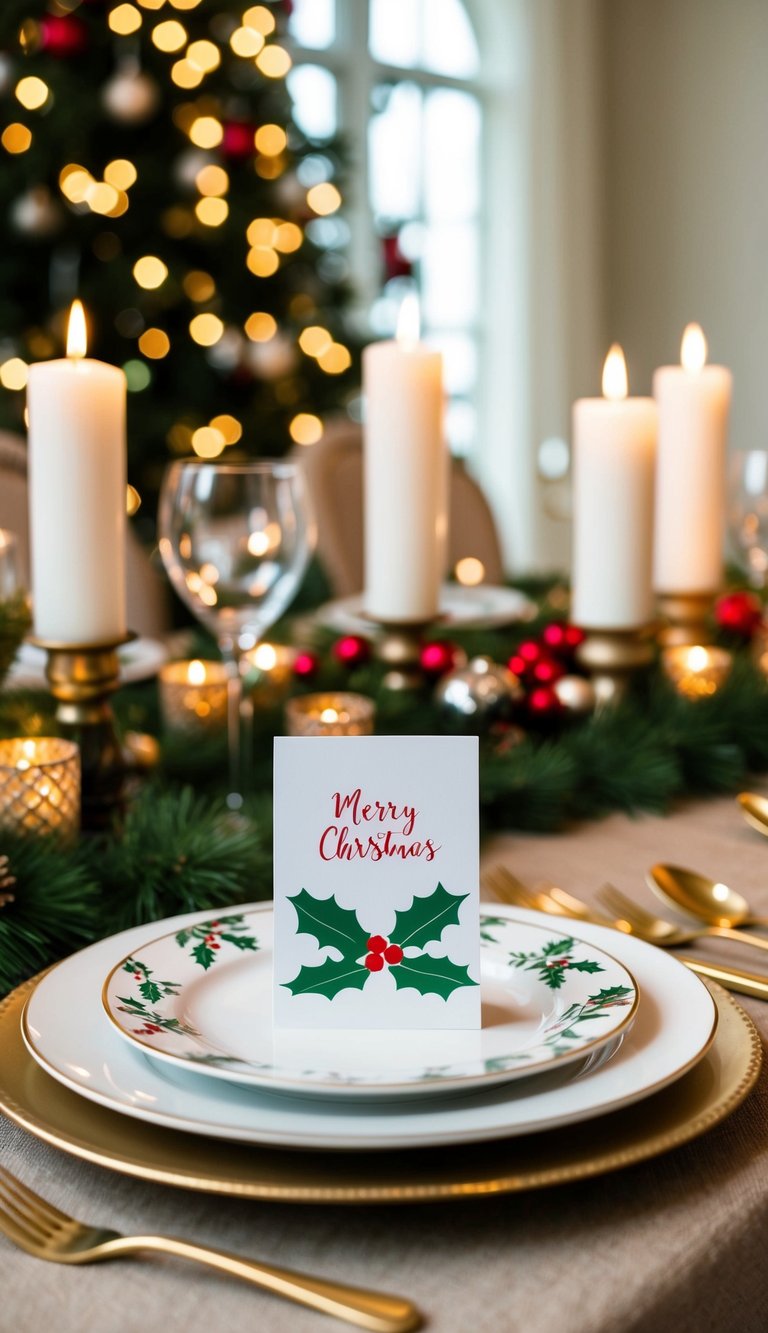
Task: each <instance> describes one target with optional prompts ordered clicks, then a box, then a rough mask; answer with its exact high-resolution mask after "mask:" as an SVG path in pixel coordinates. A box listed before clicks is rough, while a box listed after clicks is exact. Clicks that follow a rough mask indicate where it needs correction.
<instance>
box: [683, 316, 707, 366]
mask: <svg viewBox="0 0 768 1333" xmlns="http://www.w3.org/2000/svg"><path fill="white" fill-rule="evenodd" d="M680 360H681V362H682V364H683V369H684V370H691V371H693V372H694V373H695V372H697V371H699V370H702V369H703V367H704V366H705V365H706V361H707V340H706V338H705V337H704V333H703V332H702V329H701V325H700V324H688V325H687V326H686V329H685V332H684V333H683V341H682V343H681V345H680Z"/></svg>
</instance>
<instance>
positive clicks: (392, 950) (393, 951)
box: [384, 944, 403, 963]
mask: <svg viewBox="0 0 768 1333" xmlns="http://www.w3.org/2000/svg"><path fill="white" fill-rule="evenodd" d="M384 957H385V958H386V960H387V962H388V963H402V961H403V951H402V949H401V948H400V945H399V944H390V945H389V946H388V947H387V948H386V949H385V950H384Z"/></svg>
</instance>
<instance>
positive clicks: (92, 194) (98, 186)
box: [85, 181, 119, 215]
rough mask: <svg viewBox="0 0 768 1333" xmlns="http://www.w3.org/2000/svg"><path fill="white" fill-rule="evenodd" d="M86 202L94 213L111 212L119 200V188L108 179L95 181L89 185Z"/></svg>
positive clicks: (104, 213)
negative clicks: (110, 183) (108, 181)
mask: <svg viewBox="0 0 768 1333" xmlns="http://www.w3.org/2000/svg"><path fill="white" fill-rule="evenodd" d="M85 202H86V203H87V205H88V207H89V208H90V209H92V210H93V212H94V213H101V214H103V215H106V214H107V213H111V212H112V210H113V209H114V208H115V207H116V205H117V204H118V202H119V196H118V193H117V190H116V189H115V188H114V186H112V185H108V184H107V182H106V181H94V182H93V183H92V184H91V185H89V186H88V189H87V191H86V195H85Z"/></svg>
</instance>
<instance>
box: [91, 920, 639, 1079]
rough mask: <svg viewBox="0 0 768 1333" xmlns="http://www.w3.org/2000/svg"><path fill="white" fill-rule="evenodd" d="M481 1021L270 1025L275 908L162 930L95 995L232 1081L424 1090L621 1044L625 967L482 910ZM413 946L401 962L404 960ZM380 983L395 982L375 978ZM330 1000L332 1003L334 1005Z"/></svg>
mask: <svg viewBox="0 0 768 1333" xmlns="http://www.w3.org/2000/svg"><path fill="white" fill-rule="evenodd" d="M481 928H482V933H481V948H480V977H481V987H482V1003H483V1025H482V1029H481V1030H480V1031H466V1030H463V1031H455V1030H448V1031H445V1030H443V1031H434V1030H433V1031H411V1032H409V1031H397V1032H394V1031H393V1032H387V1031H377V1032H376V1033H375V1035H374V1036H373V1038H372V1036H371V1033H370V1032H358V1031H354V1032H351V1031H346V1030H339V1029H338V1028H337V1029H328V1030H327V1031H323V1030H322V1029H320V1030H316V1029H313V1030H312V1031H311V1032H310V1031H302V1030H293V1029H292V1030H286V1029H275V1028H274V1027H273V1025H272V983H273V963H274V953H273V940H274V912H273V910H272V907H271V905H265V906H263V907H260V908H259V909H258V910H256V911H253V912H243V913H235V914H232V913H226V914H224V915H222V914H219V915H218V916H217V917H212V918H209V919H208V920H207V921H204V922H202V924H200V925H198V926H188V927H185V928H184V929H182V930H176V931H172V932H170V933H169V934H166V935H162V936H160V938H158V939H156V940H152V941H151V943H149V944H145V945H143V946H142V947H141V948H138V949H134V950H133V951H132V952H131V953H130V954H129V956H128V957H126V958H122V959H121V960H120V962H118V963H117V964H116V965H115V967H113V968H112V970H111V972H110V973H109V975H108V977H107V979H106V981H105V983H104V990H103V993H102V1001H103V1004H104V1008H105V1010H106V1013H107V1016H108V1017H109V1018H110V1020H111V1021H112V1022H113V1023H114V1025H115V1027H116V1028H117V1031H118V1032H119V1033H120V1034H121V1036H123V1037H125V1038H126V1039H127V1040H128V1041H129V1042H131V1043H133V1044H135V1045H137V1046H139V1047H141V1048H142V1049H143V1050H146V1051H147V1052H148V1053H149V1054H151V1055H152V1056H154V1057H155V1058H156V1059H158V1060H165V1061H168V1062H169V1063H171V1064H174V1065H177V1066H180V1067H181V1068H186V1069H187V1070H194V1071H195V1072H197V1073H202V1072H204V1073H206V1074H208V1075H210V1076H211V1077H213V1078H222V1079H225V1080H229V1081H230V1082H234V1083H245V1084H251V1085H253V1086H255V1087H264V1088H266V1089H272V1090H282V1091H284V1092H299V1093H304V1094H313V1093H314V1094H317V1095H323V1096H332V1097H337V1098H338V1097H342V1096H353V1097H375V1098H379V1099H381V1098H382V1097H387V1098H392V1097H400V1096H412V1097H413V1096H416V1097H423V1096H425V1095H428V1094H442V1093H446V1092H453V1091H455V1090H456V1089H464V1088H472V1087H486V1086H491V1085H493V1084H494V1083H503V1082H506V1081H508V1080H511V1079H517V1078H522V1077H527V1076H529V1075H530V1074H532V1073H538V1072H541V1071H542V1070H545V1069H552V1068H554V1067H556V1066H561V1065H566V1064H570V1063H571V1062H572V1061H576V1060H583V1058H584V1056H585V1055H587V1053H589V1052H596V1051H597V1050H598V1049H599V1048H600V1047H602V1046H605V1045H607V1044H611V1046H612V1048H614V1049H615V1047H616V1045H617V1044H618V1039H619V1038H620V1036H621V1034H622V1033H624V1032H626V1030H627V1029H628V1027H629V1025H630V1024H631V1022H632V1021H633V1019H634V1017H635V1013H636V1011H637V1001H638V994H637V987H636V985H635V982H634V979H633V977H632V976H631V975H630V973H629V972H628V971H627V969H626V968H625V967H622V965H621V963H618V962H617V961H616V959H615V958H612V957H611V956H610V955H609V954H607V953H606V952H605V951H604V950H603V949H600V948H598V947H597V946H596V945H594V944H584V943H582V941H581V940H578V939H575V938H574V937H573V935H572V934H571V933H570V931H569V930H568V929H563V926H562V923H561V924H560V925H559V926H558V927H555V926H553V925H552V924H547V925H546V926H534V925H531V924H530V923H529V922H518V921H513V920H511V919H509V918H508V917H502V916H493V915H491V914H489V913H483V916H482V918H481ZM407 962H408V956H407V954H406V956H405V957H404V958H403V960H402V963H401V964H393V965H392V966H393V968H394V967H395V966H400V967H402V968H405V967H406V966H407ZM376 981H377V982H378V984H379V985H380V986H381V988H382V990H383V989H385V987H387V986H391V987H392V988H393V989H394V978H392V977H391V976H389V975H382V976H381V977H380V978H376ZM328 1004H329V1007H330V1001H329V1002H328Z"/></svg>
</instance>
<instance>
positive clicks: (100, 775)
mask: <svg viewBox="0 0 768 1333" xmlns="http://www.w3.org/2000/svg"><path fill="white" fill-rule="evenodd" d="M135 638H136V635H135V634H132V633H129V634H126V635H125V637H124V638H121V639H116V640H114V641H113V642H111V643H86V644H79V643H78V644H73V643H52V642H50V641H49V640H47V639H32V640H31V642H32V643H34V644H35V645H36V647H38V648H43V649H44V650H45V652H46V653H47V654H48V661H47V663H46V668H45V674H46V678H47V680H48V684H49V686H50V690H51V694H52V695H53V697H54V699H56V701H57V708H56V720H57V722H58V724H59V728H60V730H61V732H62V734H63V735H65V736H67V737H68V738H69V739H70V740H73V741H76V742H77V744H78V745H79V747H80V757H81V763H82V819H81V823H82V827H83V829H89V830H94V829H103V828H106V827H107V826H108V825H109V824H110V822H111V820H112V816H113V814H114V812H115V810H116V809H118V808H119V807H120V805H121V803H122V797H123V783H124V779H125V773H126V768H125V760H124V756H123V751H122V748H121V745H120V742H119V740H118V737H117V732H116V731H115V719H114V714H113V712H112V709H111V707H110V704H109V696H110V694H113V693H114V691H115V690H116V689H117V688H118V685H119V677H120V662H119V658H118V655H117V650H118V648H119V647H120V646H121V645H122V644H124V643H130V641H131V640H132V639H135Z"/></svg>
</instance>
